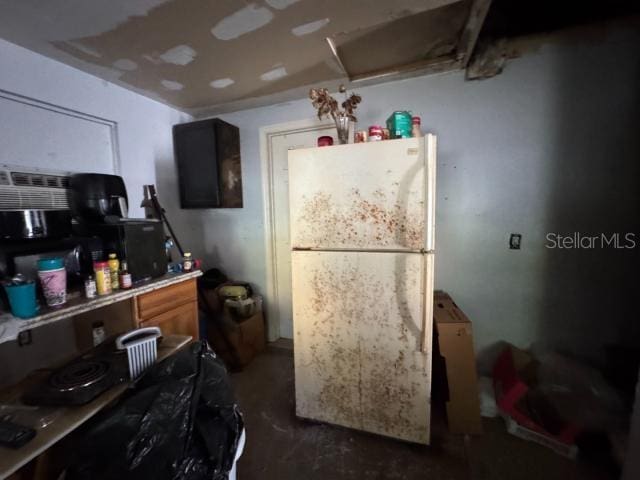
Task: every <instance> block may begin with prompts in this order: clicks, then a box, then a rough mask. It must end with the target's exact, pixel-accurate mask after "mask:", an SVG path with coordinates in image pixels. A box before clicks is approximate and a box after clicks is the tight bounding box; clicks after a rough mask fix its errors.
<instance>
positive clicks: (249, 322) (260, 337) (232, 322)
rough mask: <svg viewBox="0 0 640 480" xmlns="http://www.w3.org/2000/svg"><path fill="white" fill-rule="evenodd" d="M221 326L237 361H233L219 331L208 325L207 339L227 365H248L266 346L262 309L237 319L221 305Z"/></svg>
mask: <svg viewBox="0 0 640 480" xmlns="http://www.w3.org/2000/svg"><path fill="white" fill-rule="evenodd" d="M222 326H223V328H224V330H225V332H226V335H227V338H228V339H229V342H230V343H231V345H232V347H233V349H234V350H235V352H236V359H237V362H235V361H234V358H233V355H232V353H231V352H230V351H229V347H228V345H227V343H226V342H225V341H224V339H223V338H222V336H221V334H220V332H219V331H218V330H217V329H216V328H215V327H214V326H213V325H209V327H208V328H209V333H208V337H209V338H208V340H209V344H210V345H211V348H213V351H214V352H216V354H218V355H220V356H221V357H222V358H223V359H224V360H225V361H226V362H227V363H228V364H229V365H234V364H236V363H239V364H240V365H239V366H241V367H244V366H245V365H248V364H249V363H251V360H253V357H255V356H256V355H257V354H258V353H260V352H262V351H263V350H264V349H265V348H266V332H265V327H264V316H263V314H262V310H261V309H260V310H258V311H256V312H255V313H254V314H253V315H251V316H250V317H249V318H246V319H237V318H234V316H233V315H232V314H231V312H230V311H229V309H228V308H226V307H223V312H222Z"/></svg>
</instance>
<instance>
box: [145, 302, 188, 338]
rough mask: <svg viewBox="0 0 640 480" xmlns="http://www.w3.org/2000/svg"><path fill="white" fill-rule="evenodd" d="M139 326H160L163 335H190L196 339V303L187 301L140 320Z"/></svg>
mask: <svg viewBox="0 0 640 480" xmlns="http://www.w3.org/2000/svg"><path fill="white" fill-rule="evenodd" d="M140 327H160V330H162V334H163V335H191V336H192V337H193V339H194V340H197V339H198V304H197V303H196V302H189V303H186V304H184V305H180V306H179V307H176V308H173V309H171V310H169V311H168V312H164V313H161V314H160V315H156V316H155V317H151V318H150V319H148V320H145V321H143V322H140Z"/></svg>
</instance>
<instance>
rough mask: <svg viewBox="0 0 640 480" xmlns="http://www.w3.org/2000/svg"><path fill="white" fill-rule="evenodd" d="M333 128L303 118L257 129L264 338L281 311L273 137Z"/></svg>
mask: <svg viewBox="0 0 640 480" xmlns="http://www.w3.org/2000/svg"><path fill="white" fill-rule="evenodd" d="M327 128H335V124H334V123H333V122H332V121H330V120H318V119H317V118H314V119H304V120H297V121H293V122H286V123H277V124H274V125H267V126H264V127H261V128H260V173H261V178H262V205H263V208H264V211H263V219H264V244H265V266H266V271H265V280H266V285H265V291H266V297H267V298H266V313H267V339H268V340H269V341H270V342H273V341H276V340H278V338H280V312H279V311H278V302H277V299H278V295H279V292H278V259H277V254H276V242H275V238H276V232H275V213H276V212H275V207H274V201H273V195H274V188H273V139H274V138H275V137H278V136H284V135H291V134H295V133H304V132H313V131H316V130H325V129H327Z"/></svg>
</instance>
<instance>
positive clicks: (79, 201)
mask: <svg viewBox="0 0 640 480" xmlns="http://www.w3.org/2000/svg"><path fill="white" fill-rule="evenodd" d="M69 185H70V195H71V197H70V204H71V210H72V212H73V215H74V218H75V220H76V222H77V223H76V224H75V225H74V229H75V230H76V233H77V234H78V235H81V236H97V237H100V239H102V241H103V243H104V251H105V254H108V253H116V254H117V255H118V258H119V259H120V260H123V259H126V260H127V267H128V269H129V273H131V277H132V279H133V281H134V282H135V281H138V280H143V279H147V278H154V277H159V276H161V275H164V274H165V273H166V272H167V256H166V251H165V233H164V225H163V224H162V222H161V221H159V220H146V219H132V218H128V207H127V203H128V197H127V189H126V187H125V184H124V181H123V180H122V177H120V176H118V175H106V174H99V173H79V174H74V175H72V176H71V179H70V182H69Z"/></svg>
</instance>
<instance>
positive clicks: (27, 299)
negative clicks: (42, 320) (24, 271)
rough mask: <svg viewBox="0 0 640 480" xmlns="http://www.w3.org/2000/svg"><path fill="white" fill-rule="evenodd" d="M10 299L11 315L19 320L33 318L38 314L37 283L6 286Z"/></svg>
mask: <svg viewBox="0 0 640 480" xmlns="http://www.w3.org/2000/svg"><path fill="white" fill-rule="evenodd" d="M4 289H5V290H6V292H7V297H9V305H10V306H11V313H13V315H14V316H16V317H18V318H31V317H34V316H35V315H36V313H37V312H38V304H37V303H36V283H35V282H33V281H31V282H27V283H20V284H14V285H5V286H4Z"/></svg>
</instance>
